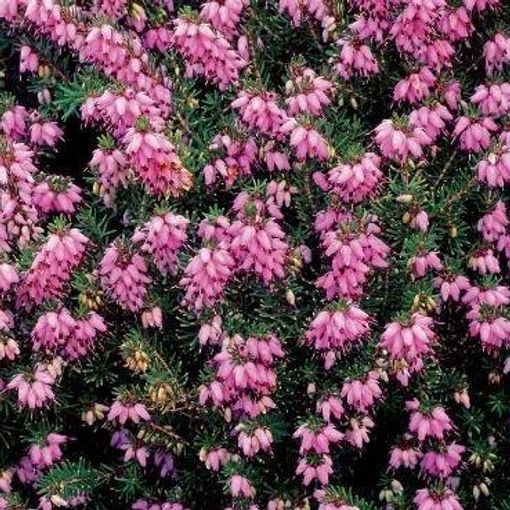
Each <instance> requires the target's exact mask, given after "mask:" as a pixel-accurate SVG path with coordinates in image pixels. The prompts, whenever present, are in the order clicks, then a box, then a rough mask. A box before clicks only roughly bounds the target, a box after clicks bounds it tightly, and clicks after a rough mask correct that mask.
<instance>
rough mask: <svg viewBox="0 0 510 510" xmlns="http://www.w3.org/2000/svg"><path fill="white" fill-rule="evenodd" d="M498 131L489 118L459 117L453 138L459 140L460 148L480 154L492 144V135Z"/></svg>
mask: <svg viewBox="0 0 510 510" xmlns="http://www.w3.org/2000/svg"><path fill="white" fill-rule="evenodd" d="M497 130H498V126H497V125H496V124H495V122H494V121H493V120H492V119H490V118H488V117H483V118H478V119H477V118H474V117H467V116H463V117H459V118H458V119H457V123H456V124H455V129H454V130H453V137H454V138H458V139H459V144H460V148H461V149H462V150H463V151H466V152H480V151H482V150H484V149H487V148H488V147H489V146H490V144H491V136H492V133H494V132H495V131H497Z"/></svg>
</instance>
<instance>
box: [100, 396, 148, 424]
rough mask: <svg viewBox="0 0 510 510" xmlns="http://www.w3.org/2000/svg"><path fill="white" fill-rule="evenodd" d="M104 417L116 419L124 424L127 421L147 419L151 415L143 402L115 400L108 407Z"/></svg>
mask: <svg viewBox="0 0 510 510" xmlns="http://www.w3.org/2000/svg"><path fill="white" fill-rule="evenodd" d="M106 419H107V420H108V421H117V422H118V423H120V425H124V424H125V423H127V422H128V421H131V422H133V423H140V422H141V421H148V420H150V419H151V417H150V415H149V413H148V412H147V409H146V408H145V406H144V405H143V404H140V403H138V402H136V403H132V402H122V401H121V400H116V401H115V402H114V403H113V404H112V406H111V407H110V411H109V412H108V416H107V417H106Z"/></svg>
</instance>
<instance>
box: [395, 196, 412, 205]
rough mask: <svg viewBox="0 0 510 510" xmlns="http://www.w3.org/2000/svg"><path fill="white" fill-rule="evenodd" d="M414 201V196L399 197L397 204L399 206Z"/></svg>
mask: <svg viewBox="0 0 510 510" xmlns="http://www.w3.org/2000/svg"><path fill="white" fill-rule="evenodd" d="M413 200H414V197H413V195H409V194H408V195H399V196H398V197H397V202H398V203H399V204H410V203H411V202H412V201H413Z"/></svg>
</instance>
